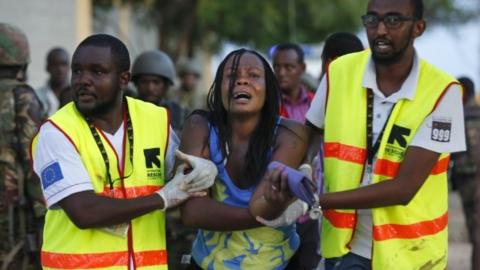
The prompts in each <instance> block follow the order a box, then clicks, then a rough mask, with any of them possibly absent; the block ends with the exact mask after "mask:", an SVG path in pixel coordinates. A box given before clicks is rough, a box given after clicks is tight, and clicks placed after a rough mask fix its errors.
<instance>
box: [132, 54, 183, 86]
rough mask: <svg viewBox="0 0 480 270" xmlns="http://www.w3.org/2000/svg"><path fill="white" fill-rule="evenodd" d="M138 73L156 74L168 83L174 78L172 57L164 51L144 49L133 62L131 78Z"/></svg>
mask: <svg viewBox="0 0 480 270" xmlns="http://www.w3.org/2000/svg"><path fill="white" fill-rule="evenodd" d="M139 75H156V76H160V77H163V78H165V79H166V80H167V81H168V83H169V84H170V85H173V82H174V80H175V66H174V65H173V62H172V59H171V58H170V57H169V56H168V55H167V54H166V53H164V52H162V51H159V50H155V51H146V52H143V53H141V54H140V55H139V56H138V57H137V58H136V59H135V62H133V67H132V79H133V80H136V78H137V77H138V76H139Z"/></svg>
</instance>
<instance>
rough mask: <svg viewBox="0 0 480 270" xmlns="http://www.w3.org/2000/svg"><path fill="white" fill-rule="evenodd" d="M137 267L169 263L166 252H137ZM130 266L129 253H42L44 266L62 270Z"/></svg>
mask: <svg viewBox="0 0 480 270" xmlns="http://www.w3.org/2000/svg"><path fill="white" fill-rule="evenodd" d="M134 256H135V265H136V266H137V267H139V266H152V265H161V264H166V263H167V252H166V251H165V250H149V251H142V252H135V255H134ZM122 265H128V252H127V251H119V252H106V253H93V254H92V253H91V254H71V253H69V254H67V253H53V252H45V251H42V266H44V267H51V268H60V269H79V268H83V269H89V268H104V267H112V266H122Z"/></svg>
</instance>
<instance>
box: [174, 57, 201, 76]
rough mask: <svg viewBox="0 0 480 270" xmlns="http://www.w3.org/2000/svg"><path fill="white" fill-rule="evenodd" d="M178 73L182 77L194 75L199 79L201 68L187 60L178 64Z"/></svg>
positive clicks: (194, 62)
mask: <svg viewBox="0 0 480 270" xmlns="http://www.w3.org/2000/svg"><path fill="white" fill-rule="evenodd" d="M178 73H179V74H180V76H183V75H184V74H194V75H195V76H197V77H201V76H202V67H200V64H199V63H198V62H197V61H195V60H193V59H188V60H186V61H184V62H182V63H181V64H179V66H178Z"/></svg>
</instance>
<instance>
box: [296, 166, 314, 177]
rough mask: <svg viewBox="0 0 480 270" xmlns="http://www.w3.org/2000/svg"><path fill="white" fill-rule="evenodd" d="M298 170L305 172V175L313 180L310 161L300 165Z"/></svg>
mask: <svg viewBox="0 0 480 270" xmlns="http://www.w3.org/2000/svg"><path fill="white" fill-rule="evenodd" d="M298 170H299V171H300V172H301V173H303V175H305V176H306V177H307V178H308V179H310V180H312V179H313V178H312V173H313V170H312V166H310V164H308V163H303V164H302V165H300V167H298Z"/></svg>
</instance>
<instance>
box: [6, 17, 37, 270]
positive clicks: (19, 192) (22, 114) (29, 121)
mask: <svg viewBox="0 0 480 270" xmlns="http://www.w3.org/2000/svg"><path fill="white" fill-rule="evenodd" d="M29 62H30V54H29V48H28V41H27V38H26V36H25V34H24V33H23V32H22V31H21V30H20V29H18V28H17V27H15V26H13V25H9V24H6V23H0V118H1V121H0V239H1V240H0V263H1V269H27V268H29V269H31V268H32V267H33V268H40V266H39V265H40V264H39V258H38V247H39V246H38V240H39V235H40V232H41V230H42V225H43V221H42V220H43V216H44V214H45V207H44V204H43V197H42V192H41V189H40V185H39V181H38V178H36V177H35V174H33V173H32V171H31V169H30V157H29V147H30V140H31V139H32V137H33V136H34V134H35V133H36V132H37V129H38V127H39V126H40V123H41V121H42V120H43V114H42V106H41V104H40V101H39V99H38V98H37V96H36V94H35V91H34V90H33V89H32V88H31V87H30V86H28V85H27V84H25V83H23V82H24V80H25V73H26V70H27V66H28V63H29ZM25 254H27V255H28V256H25Z"/></svg>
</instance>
